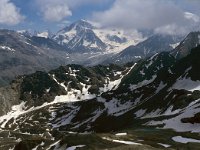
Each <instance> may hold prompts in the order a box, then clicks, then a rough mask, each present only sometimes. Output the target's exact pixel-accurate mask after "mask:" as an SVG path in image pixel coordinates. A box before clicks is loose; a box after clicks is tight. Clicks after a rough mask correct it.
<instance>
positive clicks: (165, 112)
mask: <svg viewBox="0 0 200 150" xmlns="http://www.w3.org/2000/svg"><path fill="white" fill-rule="evenodd" d="M199 57H200V47H199V46H198V47H196V48H194V49H192V51H191V53H190V54H189V55H187V56H186V57H184V58H182V59H180V60H177V59H175V58H174V57H173V56H172V55H171V54H170V52H163V53H160V54H155V55H154V56H152V57H150V58H148V59H146V60H141V61H139V62H138V63H137V64H136V63H135V64H134V63H130V64H127V65H125V66H123V67H119V66H117V65H110V66H96V67H86V68H85V67H82V66H79V65H68V66H63V67H60V68H58V69H56V70H52V71H50V72H48V73H45V72H36V73H34V74H32V75H28V76H22V77H20V78H18V79H17V80H15V81H14V82H13V83H12V85H11V87H8V88H7V89H6V90H5V89H1V95H6V93H8V92H9V91H10V96H8V95H6V96H5V98H7V97H8V98H9V99H7V100H9V102H8V101H6V102H5V98H1V99H0V100H1V101H2V102H3V103H2V104H3V105H5V106H6V108H7V109H5V110H2V111H1V114H2V116H1V117H0V122H1V123H0V126H1V130H2V132H1V133H0V135H1V136H2V137H7V139H6V140H5V139H2V140H0V143H1V145H2V147H3V148H4V149H6V148H7V149H8V148H14V147H15V148H14V149H23V148H24V149H34V148H35V149H38V150H39V149H66V148H72V146H75V147H74V148H77V149H78V148H80V149H94V148H96V149H112V148H113V149H117V148H118V149H120V147H123V144H128V145H129V147H126V146H125V147H124V149H125V148H127V149H128V148H136V149H157V148H158V149H159V148H164V147H166V148H167V147H170V148H172V149H173V148H174V149H177V148H182V147H184V148H183V149H198V147H199V144H198V143H199V142H200V141H199V140H198V139H200V137H199V135H198V133H199V131H200V128H199V127H200V126H199V112H200V74H199V70H198V68H199V65H200V61H199ZM13 91H15V92H13ZM11 106H12V107H11ZM2 107H3V106H2ZM5 112H7V114H5ZM155 127H157V128H161V129H163V130H159V129H155ZM170 129H173V130H174V131H172V130H170ZM118 132H124V133H118ZM196 133H197V134H196ZM163 135H165V136H163ZM166 138H167V140H168V142H166ZM74 139H76V140H74ZM87 139H88V140H87ZM89 139H91V140H92V142H91V141H90V140H89ZM191 142H192V143H193V144H190V143H191ZM15 145H16V146H15ZM147 145H150V147H149V146H147Z"/></svg>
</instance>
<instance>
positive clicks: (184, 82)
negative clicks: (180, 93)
mask: <svg viewBox="0 0 200 150" xmlns="http://www.w3.org/2000/svg"><path fill="white" fill-rule="evenodd" d="M172 89H177V90H187V91H191V92H193V91H195V90H198V91H200V81H192V80H191V79H190V78H182V79H178V80H177V81H176V83H175V84H174V85H173V86H172Z"/></svg>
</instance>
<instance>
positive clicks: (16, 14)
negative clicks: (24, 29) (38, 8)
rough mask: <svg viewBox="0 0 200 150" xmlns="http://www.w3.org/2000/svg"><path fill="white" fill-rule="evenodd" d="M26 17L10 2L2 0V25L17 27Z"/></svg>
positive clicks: (0, 20) (0, 14)
mask: <svg viewBox="0 0 200 150" xmlns="http://www.w3.org/2000/svg"><path fill="white" fill-rule="evenodd" d="M24 18H25V17H24V16H22V15H21V14H20V10H19V8H17V7H16V6H15V5H14V4H13V3H11V2H10V0H0V24H6V25H16V24H19V23H20V22H21V21H22V20H23V19H24Z"/></svg>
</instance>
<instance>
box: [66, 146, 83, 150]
mask: <svg viewBox="0 0 200 150" xmlns="http://www.w3.org/2000/svg"><path fill="white" fill-rule="evenodd" d="M81 147H85V145H77V146H71V147H68V148H67V149H66V150H76V148H81Z"/></svg>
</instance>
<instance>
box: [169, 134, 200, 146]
mask: <svg viewBox="0 0 200 150" xmlns="http://www.w3.org/2000/svg"><path fill="white" fill-rule="evenodd" d="M172 140H173V141H175V142H179V143H184V144H187V143H200V140H196V139H191V138H185V137H182V136H175V137H172Z"/></svg>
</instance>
